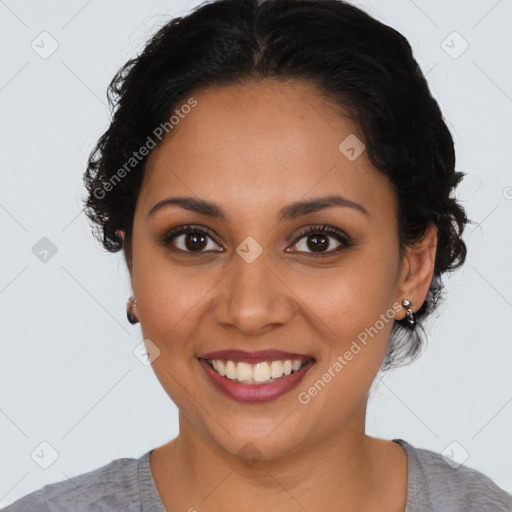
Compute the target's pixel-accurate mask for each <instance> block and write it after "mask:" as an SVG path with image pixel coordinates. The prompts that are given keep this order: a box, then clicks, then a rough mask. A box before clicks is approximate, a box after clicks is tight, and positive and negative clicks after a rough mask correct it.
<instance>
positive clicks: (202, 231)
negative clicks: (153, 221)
mask: <svg viewBox="0 0 512 512" xmlns="http://www.w3.org/2000/svg"><path fill="white" fill-rule="evenodd" d="M210 241H212V242H213V243H209V242H210ZM159 242H160V243H161V244H162V245H165V246H170V249H171V250H173V251H176V252H185V253H187V252H188V253H194V252H195V253H199V254H201V253H205V252H212V251H215V252H219V249H217V248H216V247H218V245H217V244H216V243H215V241H214V240H213V238H212V234H211V231H210V230H209V229H208V228H199V227H195V226H180V227H178V228H175V229H172V230H171V231H169V232H168V233H166V234H165V236H164V237H163V238H162V239H161V240H159Z"/></svg>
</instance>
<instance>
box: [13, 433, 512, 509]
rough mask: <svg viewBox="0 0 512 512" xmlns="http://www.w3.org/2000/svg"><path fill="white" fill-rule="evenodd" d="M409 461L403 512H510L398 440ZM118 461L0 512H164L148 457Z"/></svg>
mask: <svg viewBox="0 0 512 512" xmlns="http://www.w3.org/2000/svg"><path fill="white" fill-rule="evenodd" d="M393 441H394V442H395V443H398V444H400V445H401V446H403V447H404V448H405V450H406V452H407V457H408V460H409V472H408V473H409V481H408V485H407V506H406V510H405V512H487V511H489V512H512V496H511V495H509V494H508V493H506V492H505V491H504V490H503V489H500V488H499V487H498V486H497V485H496V484H495V483H494V482H493V481H492V480H491V479H490V478H488V477H487V476H485V475H483V474H482V473H480V472H478V471H476V470H474V469H471V468H469V467H467V466H464V465H461V466H459V467H457V468H456V469H454V468H452V467H451V466H450V465H449V464H448V463H447V462H445V460H444V459H443V458H442V456H441V455H439V454H437V453H435V452H432V451H430V450H425V449H422V448H415V447H414V446H412V445H410V444H409V443H407V442H406V441H403V440H402V439H393ZM150 454H151V451H149V452H146V453H145V454H144V455H142V457H140V458H139V459H133V458H122V459H117V460H114V461H112V462H110V463H109V464H106V465H105V466H102V467H100V468H98V469H95V470H93V471H90V472H88V473H83V474H81V475H78V476H75V477H73V478H70V479H69V480H64V481H62V482H56V483H53V484H48V485H45V486H44V487H42V488H41V489H39V490H38V491H34V492H32V493H31V494H28V495H26V496H24V497H23V498H20V499H19V500H18V501H16V502H14V503H13V504H11V505H9V506H7V508H4V509H3V512H28V511H30V512H89V511H90V512H98V511H101V512H107V511H118V512H136V511H137V512H166V509H165V507H164V505H163V503H162V500H161V499H160V495H159V494H158V490H157V488H156V485H155V481H154V480H153V476H152V474H151V469H150V466H149V455H150Z"/></svg>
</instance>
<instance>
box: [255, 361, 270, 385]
mask: <svg viewBox="0 0 512 512" xmlns="http://www.w3.org/2000/svg"><path fill="white" fill-rule="evenodd" d="M252 376H253V379H254V380H255V381H256V382H265V381H267V380H269V379H270V366H269V365H268V363H258V364H255V365H254V367H253V368H252Z"/></svg>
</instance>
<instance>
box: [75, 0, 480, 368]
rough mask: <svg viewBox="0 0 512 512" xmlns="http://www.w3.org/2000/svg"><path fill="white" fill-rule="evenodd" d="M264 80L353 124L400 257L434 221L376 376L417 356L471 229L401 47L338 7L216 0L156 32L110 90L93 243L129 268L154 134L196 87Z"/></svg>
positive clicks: (94, 169)
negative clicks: (377, 176) (408, 306)
mask: <svg viewBox="0 0 512 512" xmlns="http://www.w3.org/2000/svg"><path fill="white" fill-rule="evenodd" d="M263 78H274V79H278V80H287V79H305V80H308V81H309V82H310V83H313V84H315V85H317V86H318V89H319V91H320V92H322V93H323V94H324V95H325V98H326V99H332V100H333V101H334V102H335V104H336V105H339V106H340V107H342V108H343V109H344V112H347V113H348V114H347V115H348V116H349V117H350V118H351V119H352V120H354V121H355V122H357V123H358V126H360V127H361V129H362V131H363V134H364V138H365V140H364V143H365V145H366V150H367V154H368V157H369V159H370V161H371V162H372V164H373V165H374V166H375V167H376V168H377V169H379V170H380V171H381V172H382V173H384V174H385V175H386V176H387V177H388V178H389V180H390V182H391V183H392V185H393V187H394V190H395V192H396V196H397V199H398V210H399V211H398V214H399V240H400V248H401V250H402V251H403V249H404V247H405V246H407V245H411V244H413V243H414V242H416V241H419V240H420V239H421V238H422V236H423V235H424V234H425V232H426V229H427V227H428V225H429V223H431V222H433V223H434V224H435V225H436V226H437V228H438V245H437V253H436V260H435V268H434V276H433V279H432V283H431V286H430V289H429V292H428V295H427V298H426V300H425V302H424V303H423V305H422V306H421V307H420V308H419V309H418V310H417V311H416V315H417V320H418V321H417V326H416V329H415V330H413V331H409V330H408V329H407V328H406V326H405V320H395V323H394V326H393V331H392V335H391V339H390V343H389V346H388V351H387V353H386V356H385V358H384V361H383V366H382V368H384V369H388V368H391V367H394V366H398V365H399V363H403V362H404V361H406V360H412V359H414V358H415V357H416V356H417V354H418V353H419V349H420V347H421V346H422V343H423V338H424V336H423V334H424V328H423V325H422V324H423V319H424V318H425V317H426V316H428V315H429V314H430V313H431V312H432V311H433V310H434V309H435V308H436V307H437V305H438V303H439V302H440V299H441V296H442V291H443V285H442V281H441V275H442V274H443V273H444V272H447V271H452V270H454V269H456V268H458V267H459V266H461V265H462V264H463V263H464V260H465V258H466V245H465V243H464V242H463V240H462V232H463V230H464V227H465V225H466V223H467V222H471V221H468V219H467V217H466V214H465V211H464V209H463V207H462V206H460V205H459V204H458V203H457V202H456V200H455V199H454V198H453V197H452V196H451V194H452V191H453V190H454V188H455V187H456V186H457V184H458V183H459V182H460V180H461V179H462V178H463V176H464V173H461V172H456V171H455V152H454V146H453V139H452V137H451V134H450V132H449V130H448V127H447V126H446V124H445V122H444V119H443V116H442V114H441V111H440V109H439V106H438V103H437V102H436V100H435V99H434V98H433V97H432V95H431V93H430V91H429V88H428V85H427V82H426V80H425V77H424V75H423V73H422V72H421V70H420V68H419V66H418V64H417V62H416V60H415V59H414V57H413V54H412V50H411V46H410V45H409V43H408V41H407V40H406V39H405V38H404V36H402V35H401V34H400V33H399V32H397V31H396V30H394V29H393V28H391V27H389V26H387V25H385V24H383V23H381V22H379V21H377V20H376V19H374V18H372V17H371V16H369V15H368V14H366V13H365V12H364V11H362V10H360V9H359V8H357V7H355V6H353V5H350V4H348V3H346V2H344V1H341V0H213V1H208V2H205V3H203V4H201V5H200V6H198V7H196V9H194V10H193V11H192V12H191V13H190V14H189V15H187V16H184V17H178V18H174V19H171V20H170V21H169V22H168V23H166V24H165V25H164V26H163V27H162V28H160V29H159V30H158V31H157V32H156V33H155V34H154V35H153V36H152V37H151V39H150V40H149V42H148V43H147V45H146V46H145V48H144V49H143V51H142V52H141V53H140V54H139V55H138V56H137V57H136V58H134V59H131V60H129V61H128V62H127V63H126V64H125V65H124V66H123V67H122V68H121V69H120V70H119V71H118V72H117V74H116V75H115V76H114V78H113V79H112V81H111V83H110V85H109V90H108V94H107V97H108V101H109V105H110V108H111V109H112V111H113V116H112V120H111V123H110V126H109V127H108V129H107V130H106V132H105V133H104V134H103V135H102V136H101V138H100V139H99V141H98V142H97V145H96V146H95V148H94V149H93V151H92V152H91V154H90V156H89V160H88V166H87V170H86V172H85V173H84V182H85V185H86V188H87V191H88V194H89V195H88V197H86V198H85V199H84V203H85V208H84V210H85V212H86V215H87V217H88V218H89V219H90V220H91V221H92V222H93V223H94V224H95V227H96V229H97V234H98V235H99V236H98V239H99V240H100V241H101V243H102V244H103V246H104V248H105V249H106V250H108V251H111V252H115V251H118V250H120V249H123V251H124V254H125V258H126V262H127V264H129V265H130V264H131V235H132V225H133V217H134V211H135V204H136V201H137V197H138V194H139V190H140V186H141V182H142V177H143V174H144V166H145V162H146V160H147V158H148V156H149V154H151V150H149V151H148V147H150V148H151V146H149V141H150V140H151V141H152V142H153V146H154V145H155V141H154V139H153V137H152V135H155V133H156V132H157V130H155V129H156V128H157V127H166V132H168V131H169V127H171V123H169V118H170V116H171V115H172V114H173V112H177V113H178V111H176V110H175V109H176V108H177V107H178V106H179V105H180V104H181V102H184V101H185V99H186V98H190V95H191V92H192V91H193V90H199V89H201V88H206V87H208V86H211V85H230V84H245V83H248V82H249V81H251V80H260V79H263ZM161 131H162V130H160V132H161ZM160 132H158V133H160ZM143 148H146V151H142V149H143ZM139 150H140V152H139ZM139 153H140V154H139ZM135 155H136V157H137V158H135ZM141 155H143V156H141ZM127 162H130V168H127V165H126V164H127ZM119 230H121V231H123V232H124V234H125V238H124V243H123V240H122V239H121V238H120V236H119V233H118V231H119ZM420 332H421V333H423V334H422V335H420Z"/></svg>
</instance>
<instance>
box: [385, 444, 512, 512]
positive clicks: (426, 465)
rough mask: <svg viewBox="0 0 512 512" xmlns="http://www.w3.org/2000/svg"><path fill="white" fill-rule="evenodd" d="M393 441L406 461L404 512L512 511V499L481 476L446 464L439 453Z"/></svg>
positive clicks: (461, 467)
mask: <svg viewBox="0 0 512 512" xmlns="http://www.w3.org/2000/svg"><path fill="white" fill-rule="evenodd" d="M394 441H395V442H398V444H400V445H401V446H403V448H404V449H405V451H406V452H407V456H408V460H409V484H408V496H407V512H416V511H421V512H425V511H426V510H432V511H434V510H436V511H437V510H442V511H443V512H459V511H460V512H477V511H478V512H482V511H488V510H489V511H490V510H492V511H493V512H512V496H511V495H510V494H508V493H507V492H506V491H505V490H503V489H501V488H500V487H498V486H497V485H496V484H495V483H494V482H493V481H492V480H491V479H490V478H489V477H487V476H486V475H484V474H483V473H481V472H479V471H477V470H476V469H472V468H470V467H468V466H465V465H456V464H453V465H450V464H449V463H448V462H447V460H445V458H444V457H443V456H442V455H441V454H439V453H436V452H433V451H431V450H427V449H424V448H416V447H414V446H412V445H411V444H409V443H407V442H406V441H403V440H401V439H396V440H394Z"/></svg>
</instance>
